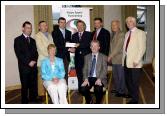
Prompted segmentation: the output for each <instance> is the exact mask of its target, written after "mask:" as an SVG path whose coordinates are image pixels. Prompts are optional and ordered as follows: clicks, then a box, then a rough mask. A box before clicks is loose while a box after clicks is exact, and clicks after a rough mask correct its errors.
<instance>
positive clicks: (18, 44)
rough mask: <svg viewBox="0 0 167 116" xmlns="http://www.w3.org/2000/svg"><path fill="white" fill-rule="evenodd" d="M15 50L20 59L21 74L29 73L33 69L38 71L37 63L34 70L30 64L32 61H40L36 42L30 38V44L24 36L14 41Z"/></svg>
mask: <svg viewBox="0 0 167 116" xmlns="http://www.w3.org/2000/svg"><path fill="white" fill-rule="evenodd" d="M14 50H15V54H16V56H17V59H18V66H19V72H20V73H28V72H30V71H31V70H32V69H35V70H36V69H37V63H36V64H35V66H34V67H33V68H31V67H30V66H29V65H28V64H29V63H30V61H32V60H33V61H36V62H37V59H38V52H37V47H36V43H35V40H34V39H33V38H31V37H30V43H28V41H27V40H26V38H25V36H24V35H23V34H22V35H20V36H18V37H16V38H15V39H14Z"/></svg>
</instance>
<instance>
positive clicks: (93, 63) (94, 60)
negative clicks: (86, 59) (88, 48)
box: [90, 55, 96, 77]
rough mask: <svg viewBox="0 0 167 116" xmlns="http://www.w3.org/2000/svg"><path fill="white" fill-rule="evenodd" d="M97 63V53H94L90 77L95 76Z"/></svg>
mask: <svg viewBox="0 0 167 116" xmlns="http://www.w3.org/2000/svg"><path fill="white" fill-rule="evenodd" d="M95 65H96V55H93V60H92V65H91V69H90V77H93V72H94V70H95Z"/></svg>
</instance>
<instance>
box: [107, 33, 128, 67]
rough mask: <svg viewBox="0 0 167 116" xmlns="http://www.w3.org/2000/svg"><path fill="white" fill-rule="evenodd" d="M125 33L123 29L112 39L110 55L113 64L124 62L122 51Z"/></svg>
mask: <svg viewBox="0 0 167 116" xmlns="http://www.w3.org/2000/svg"><path fill="white" fill-rule="evenodd" d="M124 38H125V34H124V33H123V32H121V31H119V32H116V33H115V34H114V36H113V38H111V40H110V56H111V57H112V64H122V51H123V44H124Z"/></svg>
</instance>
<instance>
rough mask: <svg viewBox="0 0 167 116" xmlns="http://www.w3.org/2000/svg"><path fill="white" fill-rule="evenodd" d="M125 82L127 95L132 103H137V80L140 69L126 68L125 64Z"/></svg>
mask: <svg viewBox="0 0 167 116" xmlns="http://www.w3.org/2000/svg"><path fill="white" fill-rule="evenodd" d="M124 72H125V82H126V87H127V89H128V93H129V94H130V95H131V97H132V99H131V101H132V102H138V100H139V78H140V74H141V68H128V67H127V66H126V62H125V65H124Z"/></svg>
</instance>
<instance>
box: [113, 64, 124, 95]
mask: <svg viewBox="0 0 167 116" xmlns="http://www.w3.org/2000/svg"><path fill="white" fill-rule="evenodd" d="M112 75H113V82H114V87H115V90H116V91H117V92H118V93H120V94H125V90H126V87H125V77H124V68H123V66H122V64H112Z"/></svg>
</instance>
